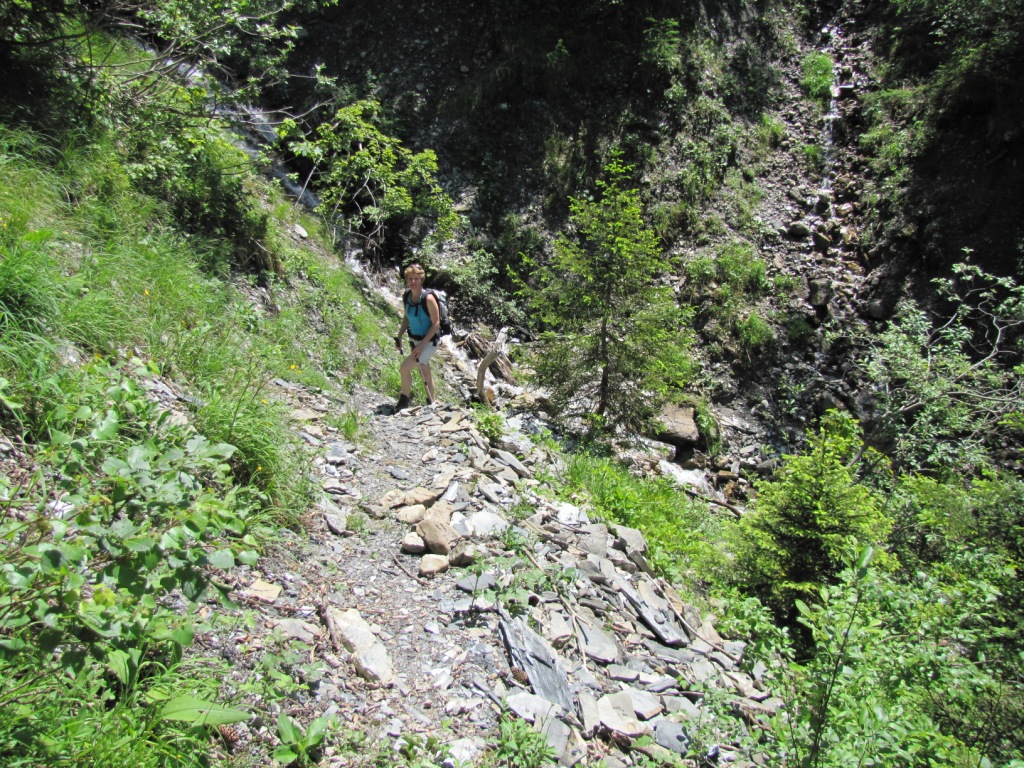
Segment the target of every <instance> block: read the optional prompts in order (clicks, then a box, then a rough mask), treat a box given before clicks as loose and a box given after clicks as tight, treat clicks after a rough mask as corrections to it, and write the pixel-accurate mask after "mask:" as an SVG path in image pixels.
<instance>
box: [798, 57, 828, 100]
mask: <svg viewBox="0 0 1024 768" xmlns="http://www.w3.org/2000/svg"><path fill="white" fill-rule="evenodd" d="M832 68H833V64H832V58H831V57H830V56H829V55H828V54H827V53H821V52H816V53H809V54H807V55H806V56H805V57H804V59H803V61H802V62H801V63H800V69H801V72H802V76H801V78H800V87H801V88H803V91H804V93H805V94H807V96H808V97H809V98H810V99H811V100H812V101H813V102H815V103H816V104H817V105H818V106H820V107H821V108H822V109H828V105H829V102H830V101H831V100H832V85H833V83H834V82H835V73H834V72H833V71H832Z"/></svg>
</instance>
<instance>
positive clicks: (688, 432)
mask: <svg viewBox="0 0 1024 768" xmlns="http://www.w3.org/2000/svg"><path fill="white" fill-rule="evenodd" d="M659 419H660V421H661V424H662V427H663V428H662V429H661V430H660V431H659V432H657V433H656V434H655V438H656V439H657V440H660V441H661V442H663V443H668V444H669V445H674V446H676V447H677V448H678V447H683V448H690V447H693V446H696V445H697V444H698V443H699V442H700V429H699V428H698V427H697V410H696V409H695V408H693V406H689V405H671V404H670V405H666V406H665V407H664V408H663V409H662V411H661V415H660V417H659Z"/></svg>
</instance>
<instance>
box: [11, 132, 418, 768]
mask: <svg viewBox="0 0 1024 768" xmlns="http://www.w3.org/2000/svg"><path fill="white" fill-rule="evenodd" d="M179 138H182V139H185V140H187V139H188V136H184V135H183V136H180V137H179ZM192 138H194V139H195V140H196V141H195V144H194V145H193V148H194V149H195V151H196V152H198V153H199V154H200V155H202V157H201V158H199V161H200V164H201V165H202V172H203V174H207V175H206V176H203V179H205V180H206V181H204V182H203V183H206V182H210V183H211V184H213V187H211V189H214V191H215V192H216V193H217V194H219V195H221V197H220V198H218V199H217V200H214V201H213V202H215V203H216V205H217V206H220V207H219V208H217V209H216V210H215V211H214V214H215V215H226V214H228V213H229V212H230V211H231V210H237V211H240V212H242V213H243V214H245V215H249V214H248V213H246V212H249V213H251V214H253V216H252V221H251V222H249V223H248V224H245V225H244V227H242V228H241V229H235V230H228V229H225V230H221V231H218V228H217V227H216V226H212V227H210V228H208V229H206V228H204V227H205V225H204V227H199V226H196V224H197V222H198V221H200V220H203V221H205V219H203V216H205V215H206V213H203V212H202V211H196V210H193V209H190V208H189V207H188V206H189V205H190V203H189V201H190V200H192V201H194V200H196V199H200V198H202V197H203V196H204V195H205V194H206V193H205V192H204V187H203V185H202V184H198V183H197V184H198V185H191V186H190V184H191V182H184V183H185V186H180V185H179V182H182V178H179V177H176V176H175V174H178V173H182V174H185V176H187V175H188V166H187V164H182V163H184V157H185V156H183V155H181V154H175V155H174V156H173V157H172V158H170V160H171V164H172V166H174V167H172V168H171V170H170V171H169V173H170V175H169V176H167V177H165V178H162V179H161V180H160V182H159V183H156V184H154V183H153V180H152V179H147V178H143V177H142V176H140V175H139V171H140V168H139V162H140V161H139V159H138V158H135V157H128V156H126V154H125V145H131V140H130V139H131V137H129V136H127V135H125V133H123V132H122V133H119V134H117V135H116V136H114V135H112V134H105V133H104V130H103V129H102V127H98V128H96V129H95V132H93V133H87V132H85V131H74V132H69V133H67V134H63V135H62V134H59V133H54V134H53V135H51V136H48V137H43V136H41V135H34V134H32V133H30V132H27V131H20V130H12V129H9V128H5V127H3V126H0V427H2V429H3V431H4V433H5V434H6V435H9V436H11V437H16V438H18V439H20V440H22V441H24V442H25V444H26V445H27V446H28V447H29V448H30V449H31V450H32V452H33V453H34V455H35V456H36V457H37V461H38V462H40V467H39V468H38V469H36V470H34V471H33V472H30V476H29V477H28V478H27V479H22V478H18V479H17V480H16V481H15V480H13V479H8V478H6V477H3V478H0V529H2V530H0V561H2V562H4V563H5V565H9V566H10V567H11V568H13V569H15V570H14V571H12V573H14V572H15V571H17V572H18V573H19V574H21V576H19V578H17V579H13V580H12V579H10V578H7V579H3V580H0V636H2V640H3V642H2V643H0V762H2V763H3V764H4V765H5V766H6V765H11V766H36V765H54V766H57V765H60V766H83V768H84V766H92V765H138V766H141V767H143V768H147V767H148V766H158V765H160V766H193V765H199V764H202V763H203V761H204V760H207V759H208V756H209V754H210V745H209V738H210V736H209V733H207V732H206V730H205V729H203V728H196V727H193V726H192V725H191V724H189V723H187V722H182V721H178V720H173V719H168V718H165V717H163V716H162V714H161V713H162V704H161V701H163V700H166V699H167V698H168V697H175V696H179V695H190V696H198V697H201V698H204V699H206V700H209V701H210V702H215V701H217V700H219V699H221V694H220V680H221V679H222V677H223V670H220V669H218V668H216V666H215V665H213V664H212V663H207V664H205V665H204V666H203V667H202V668H201V669H199V668H192V669H189V670H187V671H186V670H183V669H182V668H181V667H180V666H179V664H180V659H181V656H182V653H183V651H184V649H185V648H187V647H188V646H189V644H190V643H191V637H192V634H191V632H192V630H191V629H190V628H189V624H188V622H187V621H184V622H182V621H180V620H179V619H178V618H177V617H175V616H173V614H171V612H170V611H169V610H168V609H165V608H163V607H162V604H161V603H160V602H159V598H160V597H161V596H163V595H165V594H167V592H168V591H170V590H177V591H178V592H179V593H180V594H183V595H185V596H186V597H188V598H189V599H203V598H204V594H205V589H207V588H208V587H209V585H208V584H207V583H206V582H205V581H204V579H203V578H202V576H203V575H204V574H212V573H213V572H215V571H216V570H217V569H220V568H226V567H230V565H231V564H232V563H237V562H246V563H249V564H252V563H254V562H255V561H256V558H257V557H258V554H257V552H258V551H259V550H260V549H261V548H262V547H263V546H266V544H267V542H268V541H270V540H272V539H273V537H274V536H275V535H276V534H275V530H276V529H277V527H279V526H282V525H293V524H297V521H298V520H299V518H300V516H301V515H302V514H303V513H304V512H305V511H306V509H307V508H308V506H309V504H310V503H311V500H312V498H313V490H314V489H313V487H312V486H311V481H310V479H309V471H308V470H309V468H308V466H306V464H305V461H304V459H303V458H302V457H303V456H305V455H306V454H305V452H304V451H301V450H298V449H297V446H296V439H297V438H296V437H295V436H294V433H293V432H292V430H291V425H290V423H289V419H288V418H287V408H286V406H285V405H284V404H282V403H279V402H278V401H277V400H276V399H275V396H274V389H273V388H272V387H271V386H269V382H270V380H271V379H272V378H274V377H275V376H279V377H281V378H285V379H288V380H292V381H297V382H301V383H304V384H307V385H310V386H313V387H319V386H328V385H331V384H332V380H342V381H348V382H351V383H363V384H368V385H370V386H374V385H375V384H382V383H383V384H386V385H389V386H391V385H393V387H392V388H393V389H394V390H397V376H398V360H397V357H396V356H395V355H394V353H393V350H392V347H391V344H390V343H389V341H390V339H389V337H390V336H391V335H392V333H393V329H394V327H396V325H397V318H395V317H394V316H393V312H392V311H391V310H390V309H387V307H386V306H385V305H384V303H383V302H382V301H374V300H372V299H368V298H367V296H369V295H371V294H369V293H368V292H364V290H363V289H362V287H361V286H360V284H359V282H358V280H357V279H356V278H355V277H354V276H353V275H351V273H349V272H348V271H347V270H345V269H343V268H341V267H339V266H338V265H337V263H336V261H335V260H334V259H333V258H332V256H331V251H330V247H329V242H330V237H329V234H328V233H327V232H322V231H320V228H319V226H318V225H317V223H316V222H315V221H309V220H308V219H304V220H303V221H304V223H303V226H304V227H305V228H306V229H307V231H309V232H310V238H309V240H308V241H307V242H305V243H304V244H303V245H301V246H300V245H298V244H296V243H295V241H293V240H292V239H291V238H290V237H286V236H284V235H282V232H285V231H286V230H287V228H288V227H290V226H291V224H292V222H293V221H294V219H295V218H296V213H295V212H294V208H293V207H292V206H291V205H287V204H284V203H283V200H282V198H281V196H280V194H279V192H278V191H276V190H275V189H274V188H272V187H271V186H270V185H263V184H262V182H260V181H259V179H258V178H257V177H256V176H255V175H254V174H252V173H250V172H249V171H243V172H242V173H241V174H240V175H239V178H238V184H234V183H230V184H227V185H226V186H217V185H218V184H219V182H217V181H216V180H215V176H216V175H217V174H218V173H220V172H221V171H223V170H224V165H223V164H224V163H227V162H234V161H236V160H237V157H236V156H235V155H234V154H233V153H231V152H228V151H226V150H224V149H223V147H222V146H220V144H219V142H218V140H217V139H216V138H215V137H211V136H210V135H208V134H206V133H203V134H202V135H201V136H200V135H199V134H196V135H195V136H193V137H192ZM186 143H187V141H186ZM218 147H220V148H219V149H218ZM178 149H181V147H180V146H179V147H178ZM176 151H177V150H176ZM162 159H165V158H160V157H154V156H152V155H151V156H150V157H149V159H148V160H147V162H149V161H154V162H158V161H159V160H162ZM233 173H235V174H236V175H237V174H239V171H238V169H237V168H236V169H234V170H233ZM242 177H244V178H242ZM154 190H155V191H162V192H161V195H158V196H153V195H151V194H149V192H151V191H154ZM168 190H174V195H178V197H177V198H176V199H174V200H168V198H167V195H166V194H164V193H167V192H168ZM234 195H245V198H244V199H242V198H241V197H239V198H237V199H236V198H234V197H233V196H234ZM183 206H184V207H183ZM217 211H219V213H217ZM193 214H195V216H198V218H195V216H193ZM190 217H192V218H190ZM264 217H266V221H267V222H268V226H267V227H266V237H265V240H264V241H263V242H262V243H261V247H262V248H265V249H266V251H267V254H268V256H267V258H268V259H269V263H274V262H276V263H278V264H279V265H280V267H281V270H280V275H276V274H274V273H268V274H266V275H264V278H263V280H262V281H261V282H260V283H259V284H257V280H256V276H255V275H254V274H252V273H246V272H244V271H242V270H241V269H240V267H241V266H242V265H244V264H246V263H247V262H245V260H244V259H242V260H240V259H239V258H238V253H239V251H238V248H239V246H240V243H241V244H244V243H249V244H250V245H251V244H252V241H251V240H247V239H246V238H252V237H253V236H254V233H257V232H258V231H259V227H256V228H253V227H252V226H250V225H251V224H253V223H254V222H255V223H256V224H258V223H259V221H260V220H263V218H264ZM271 217H276V218H271ZM303 246H306V247H303ZM253 247H255V246H253ZM258 291H261V293H257V292H258ZM254 296H256V297H262V298H253V297H254ZM328 374H330V376H328ZM155 377H160V379H161V380H162V382H166V383H170V384H171V385H172V386H175V387H176V389H178V391H180V392H182V393H184V394H185V395H186V401H185V402H182V403H181V404H180V406H179V408H180V409H181V410H182V411H186V412H187V418H188V424H187V426H182V425H177V424H172V423H171V421H170V420H169V419H168V414H167V413H162V412H161V410H160V407H159V406H158V405H157V403H156V401H155V399H153V398H152V397H151V396H150V395H149V394H148V390H147V388H146V387H145V386H143V382H144V381H149V382H155ZM348 414H349V415H347V416H344V417H342V418H341V419H340V421H339V424H338V427H339V429H340V431H341V433H342V434H344V435H345V436H346V437H347V438H348V439H353V438H355V437H356V436H357V435H358V430H359V426H360V422H359V419H358V416H357V414H356V412H355V411H354V410H351V411H349V412H348ZM15 485H17V486H18V487H17V488H16V487H15ZM15 490H17V491H18V493H15ZM54 495H61V496H62V497H63V499H64V500H65V502H66V503H68V504H71V505H72V507H73V508H74V512H73V513H72V516H73V518H74V520H75V521H76V525H75V526H67V525H66V524H64V523H62V522H61V521H59V520H50V519H48V518H45V517H43V516H40V515H41V513H40V510H44V509H45V508H46V507H45V505H46V503H47V502H49V501H52V499H53V498H54ZM27 532H31V534H32V536H31V540H29V539H26V533H27ZM29 544H30V545H31V546H27V545H29ZM101 544H102V549H101ZM34 547H38V548H41V550H40V551H43V552H46V553H49V554H48V555H47V557H39V556H37V554H33V549H32V548H34ZM106 569H109V571H108V570H106ZM22 577H24V578H22ZM26 607H27V608H31V609H32V610H31V611H27V610H26ZM86 628H89V631H86ZM97 628H98V629H97ZM72 638H84V639H82V640H80V641H76V640H73V639H72ZM55 651H56V653H55Z"/></svg>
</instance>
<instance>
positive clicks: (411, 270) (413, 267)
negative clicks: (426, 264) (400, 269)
mask: <svg viewBox="0 0 1024 768" xmlns="http://www.w3.org/2000/svg"><path fill="white" fill-rule="evenodd" d="M403 274H404V275H405V278H406V279H407V280H408V279H409V278H410V277H426V276H427V273H426V272H425V271H424V270H423V267H421V266H420V265H419V264H410V265H409V266H408V267H406V268H405V272H404V273H403Z"/></svg>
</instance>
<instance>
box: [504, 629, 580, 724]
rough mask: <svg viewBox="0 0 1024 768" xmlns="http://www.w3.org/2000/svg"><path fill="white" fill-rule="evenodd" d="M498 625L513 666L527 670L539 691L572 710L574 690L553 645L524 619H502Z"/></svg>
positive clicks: (534, 688) (566, 708)
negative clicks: (572, 690) (572, 691)
mask: <svg viewBox="0 0 1024 768" xmlns="http://www.w3.org/2000/svg"><path fill="white" fill-rule="evenodd" d="M498 626H499V629H500V631H501V636H502V640H504V642H505V647H506V649H507V650H508V654H509V657H510V658H511V659H512V664H513V666H518V667H519V668H520V669H522V670H524V671H525V672H526V676H527V678H528V679H529V681H530V685H531V686H533V690H534V691H535V692H536V694H537V695H538V696H541V697H543V698H545V699H547V700H548V701H550V702H553V703H555V704H557V705H558V706H560V707H561V708H562V709H563V710H565V711H566V712H569V711H571V710H572V693H571V692H570V690H569V680H568V675H567V674H566V672H565V665H564V662H563V661H562V659H561V657H559V655H558V654H557V653H555V650H554V649H553V648H552V647H551V645H550V644H548V642H547V641H546V640H545V639H544V638H543V637H541V636H540V635H538V634H537V633H536V632H534V631H533V630H531V629H530V628H529V627H528V626H527V625H526V622H525V621H524V620H523V619H522V618H515V619H512V620H508V619H502V621H501V623H500V624H499V625H498Z"/></svg>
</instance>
